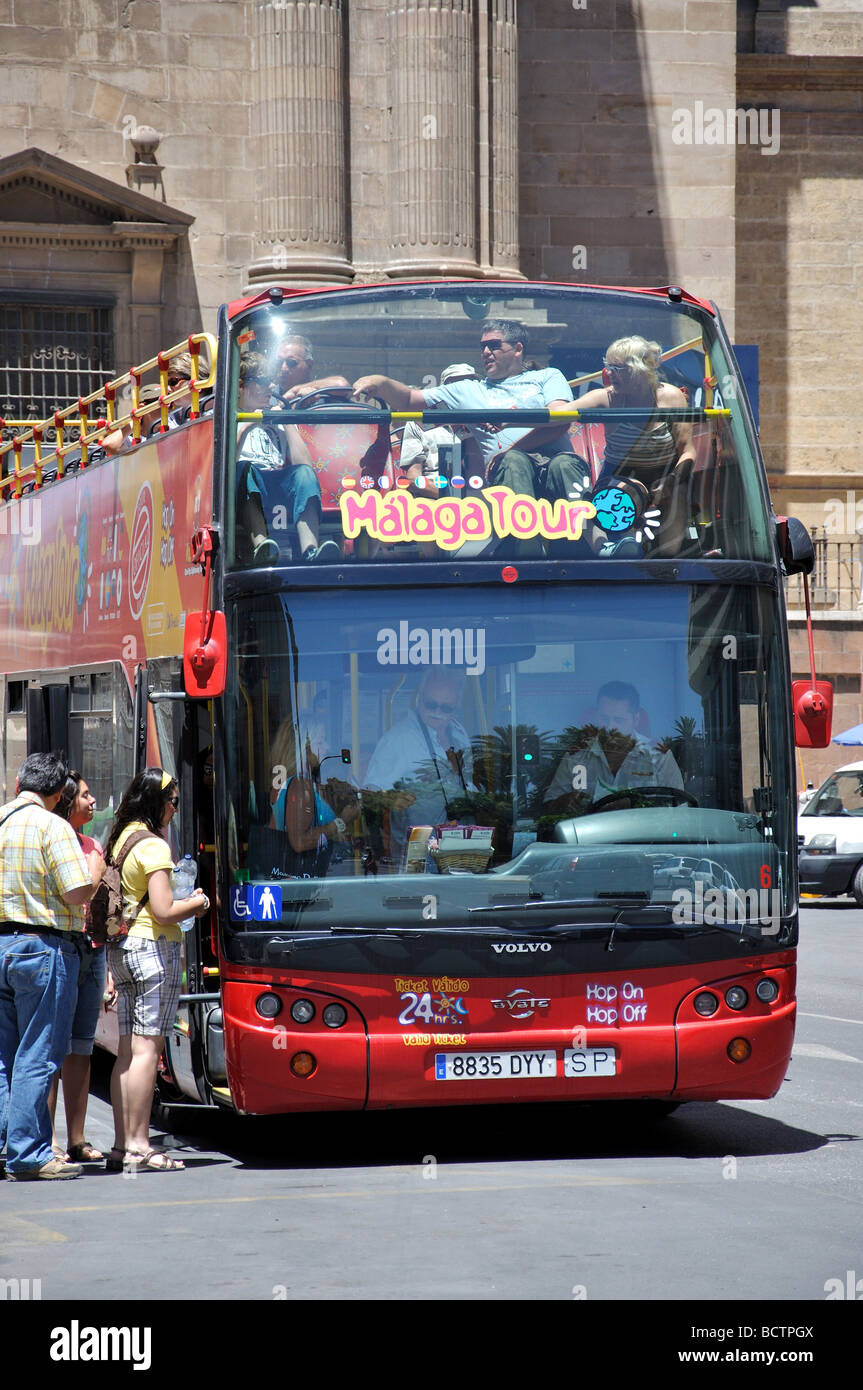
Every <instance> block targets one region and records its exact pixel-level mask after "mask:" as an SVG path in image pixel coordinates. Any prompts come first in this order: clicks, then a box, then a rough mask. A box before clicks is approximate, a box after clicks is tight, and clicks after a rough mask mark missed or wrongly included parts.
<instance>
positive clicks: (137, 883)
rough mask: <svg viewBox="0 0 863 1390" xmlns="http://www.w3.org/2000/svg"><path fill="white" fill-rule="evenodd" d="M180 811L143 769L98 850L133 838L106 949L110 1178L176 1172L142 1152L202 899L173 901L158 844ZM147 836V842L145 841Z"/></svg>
mask: <svg viewBox="0 0 863 1390" xmlns="http://www.w3.org/2000/svg"><path fill="white" fill-rule="evenodd" d="M179 804H180V799H179V796H178V795H177V782H176V779H175V778H173V777H172V776H171V774H170V773H169V772H164V771H163V770H162V769H161V768H160V767H148V768H146V769H145V770H144V771H143V772H139V773H138V775H137V777H135V778H134V779H133V781H132V782H131V783H130V785H129V787H128V789H127V791H126V794H125V796H124V797H123V800H122V801H121V803H120V807H119V810H118V811H117V816H116V819H115V821H114V827H113V829H112V831H111V834H110V837H109V839H108V844H107V846H106V851H105V853H106V857H107V859H108V861H109V863H110V862H111V860H112V859H113V860H114V862H116V861H117V860H118V859H119V857H120V856H121V855H122V854H123V850H124V847H125V846H126V843H127V841H129V840H130V839H131V837H132V836H133V835H135V834H136V832H137V833H138V834H139V835H140V836H141V838H140V839H139V840H138V841H137V842H136V843H135V844H134V845H133V846H132V847H131V848H129V849H128V851H127V853H126V855H125V858H124V859H123V863H122V866H121V880H122V884H123V900H124V914H123V915H124V919H125V920H126V922H127V923H128V935H127V936H125V937H123V938H122V939H120V940H114V941H109V943H108V964H109V967H110V970H111V974H112V976H113V979H114V984H115V986H116V990H117V1016H118V1020H119V1025H120V1042H119V1048H118V1051H117V1061H116V1063H115V1065H114V1070H113V1073H112V1075H111V1105H112V1108H113V1111H114V1147H113V1148H112V1150H111V1155H110V1157H109V1159H108V1161H107V1163H106V1165H105V1166H106V1168H107V1169H108V1170H109V1171H110V1172H120V1171H122V1170H123V1168H124V1167H125V1168H126V1169H127V1170H128V1169H135V1170H149V1171H152V1172H159V1173H168V1172H174V1171H176V1170H178V1169H181V1168H182V1167H183V1164H182V1163H180V1162H178V1161H177V1160H176V1159H173V1158H169V1157H168V1156H167V1155H166V1154H164V1153H160V1152H157V1151H156V1150H154V1149H153V1148H152V1147H151V1145H150V1110H151V1108H152V1104H153V1092H154V1089H155V1085H156V1075H157V1072H158V1067H159V1057H160V1056H161V1054H162V1049H163V1048H164V1046H165V1037H166V1034H167V1032H168V1029H169V1028H170V1027H171V1026H172V1024H173V1022H174V1017H175V1015H176V1012H177V1004H178V1002H179V998H180V989H181V982H182V970H183V962H182V946H181V942H182V932H181V931H180V927H179V925H178V924H179V923H180V922H181V921H183V920H184V919H185V918H187V917H193V916H194V917H203V916H204V914H205V913H206V912H207V911H208V910H209V906H210V902H209V899H208V897H207V895H206V894H205V893H204V892H203V891H202V890H201V889H200V888H196V889H195V891H194V893H192V894H191V896H190V897H188V898H180V899H178V900H177V901H175V900H174V895H173V892H172V888H171V870H172V869H173V867H174V865H173V860H172V858H171V851H170V849H169V848H168V845H167V842H166V841H165V839H164V831H165V830H166V829H167V827H168V826H169V825H170V823H171V821H172V820H173V818H174V816H175V815H176V813H177V807H178V806H179ZM147 832H149V834H148V833H147Z"/></svg>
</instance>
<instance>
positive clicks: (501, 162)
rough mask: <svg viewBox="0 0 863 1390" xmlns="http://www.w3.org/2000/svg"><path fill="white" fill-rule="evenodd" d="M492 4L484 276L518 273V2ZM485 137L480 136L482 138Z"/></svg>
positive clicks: (488, 0) (494, 0)
mask: <svg viewBox="0 0 863 1390" xmlns="http://www.w3.org/2000/svg"><path fill="white" fill-rule="evenodd" d="M486 3H487V5H488V106H489V111H488V126H487V129H488V145H489V178H488V196H489V213H490V216H489V237H488V244H487V246H481V247H480V260H481V263H482V267H483V272H484V273H485V274H487V275H489V276H491V277H492V278H494V277H496V276H501V275H502V276H507V275H518V273H519V270H518V28H517V21H516V0H486ZM480 138H482V137H480Z"/></svg>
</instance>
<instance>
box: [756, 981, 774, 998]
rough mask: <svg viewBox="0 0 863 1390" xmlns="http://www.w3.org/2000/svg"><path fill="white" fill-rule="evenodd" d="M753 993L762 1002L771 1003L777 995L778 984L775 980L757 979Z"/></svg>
mask: <svg viewBox="0 0 863 1390" xmlns="http://www.w3.org/2000/svg"><path fill="white" fill-rule="evenodd" d="M755 993H756V994H757V995H758V998H759V999H760V1000H761V1002H762V1004H772V1003H773V1000H774V999H777V998H778V997H779V986H778V985H777V983H776V981H775V980H759V981H758V984H757V985H756V986H755Z"/></svg>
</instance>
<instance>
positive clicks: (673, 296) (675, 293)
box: [668, 285, 683, 304]
mask: <svg viewBox="0 0 863 1390" xmlns="http://www.w3.org/2000/svg"><path fill="white" fill-rule="evenodd" d="M668 298H669V299H670V300H671V302H672V304H679V303H680V301H681V300H682V299H683V290H682V289H681V288H680V286H679V285H669V286H668Z"/></svg>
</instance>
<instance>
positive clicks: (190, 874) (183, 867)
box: [171, 854, 198, 931]
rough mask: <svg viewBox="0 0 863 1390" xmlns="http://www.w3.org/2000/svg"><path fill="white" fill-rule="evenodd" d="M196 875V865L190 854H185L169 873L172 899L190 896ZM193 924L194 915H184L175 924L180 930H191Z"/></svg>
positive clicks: (193, 888)
mask: <svg viewBox="0 0 863 1390" xmlns="http://www.w3.org/2000/svg"><path fill="white" fill-rule="evenodd" d="M197 877H198V866H197V864H196V863H195V861H194V859H193V858H192V856H191V854H186V855H184V856H183V858H182V859H181V860H180V862H179V864H178V865H177V867H176V869H175V870H174V872H173V873H172V875H171V888H172V889H173V893H174V901H175V902H176V901H177V899H178V898H190V897H191V896H192V894H193V893H194V891H195V880H196V878H197ZM194 925H195V919H194V917H184V918H183V920H182V922H178V923H177V926H178V927H179V928H180V931H191V930H192V927H193V926H194Z"/></svg>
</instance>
